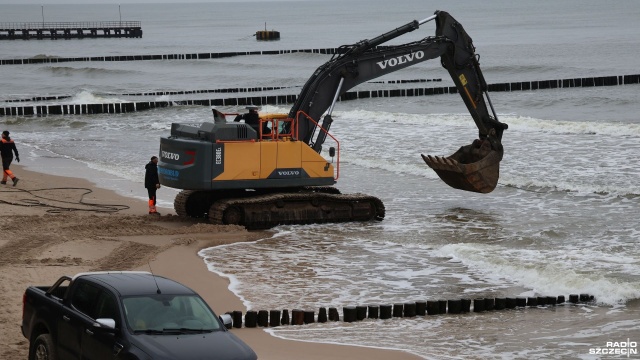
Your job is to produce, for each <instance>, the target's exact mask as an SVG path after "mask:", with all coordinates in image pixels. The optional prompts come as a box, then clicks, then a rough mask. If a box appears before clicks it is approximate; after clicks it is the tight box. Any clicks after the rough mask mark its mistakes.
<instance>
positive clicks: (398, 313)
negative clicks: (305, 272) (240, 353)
mask: <svg viewBox="0 0 640 360" xmlns="http://www.w3.org/2000/svg"><path fill="white" fill-rule="evenodd" d="M594 300H595V298H594V297H593V296H592V295H589V294H579V295H578V294H572V295H569V303H572V304H578V303H588V302H593V301H594ZM472 302H473V307H472V306H471V304H472ZM564 303H565V297H564V295H560V296H557V297H554V296H531V297H505V298H478V299H473V300H471V299H455V300H428V301H416V302H409V303H397V304H393V305H362V306H345V307H343V308H342V319H343V321H344V322H349V323H350V322H355V321H361V320H364V319H366V318H368V319H382V320H385V319H391V318H413V317H416V316H426V315H440V314H464V313H469V312H475V313H480V312H485V311H493V310H505V309H515V308H518V307H538V306H556V305H561V304H564ZM227 314H229V315H231V317H232V319H233V321H232V324H231V325H230V327H233V328H241V327H243V324H244V327H246V328H255V327H276V326H281V325H305V324H312V323H315V322H318V323H326V322H327V321H340V314H339V312H338V309H337V308H335V307H330V308H329V310H328V311H327V308H324V307H323V308H320V309H319V311H318V314H317V317H316V313H315V311H313V310H297V309H294V310H292V311H291V314H289V310H287V309H285V310H269V311H267V310H259V311H255V310H249V311H247V313H246V314H245V315H244V322H243V316H242V311H239V310H236V311H229V312H227Z"/></svg>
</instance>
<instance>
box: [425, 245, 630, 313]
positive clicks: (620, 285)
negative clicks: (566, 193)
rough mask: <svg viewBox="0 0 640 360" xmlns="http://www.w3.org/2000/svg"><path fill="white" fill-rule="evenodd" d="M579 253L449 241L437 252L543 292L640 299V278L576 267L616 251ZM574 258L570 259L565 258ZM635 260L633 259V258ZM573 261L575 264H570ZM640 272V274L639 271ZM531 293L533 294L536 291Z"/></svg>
mask: <svg viewBox="0 0 640 360" xmlns="http://www.w3.org/2000/svg"><path fill="white" fill-rule="evenodd" d="M581 251H582V252H583V254H582V255H577V254H576V252H575V251H573V250H571V249H567V250H559V249H554V250H549V251H544V250H536V249H520V250H513V249H506V248H502V247H500V246H494V245H485V244H468V243H461V244H450V245H445V246H443V247H442V248H440V249H439V250H438V251H437V253H438V254H440V255H441V256H443V257H450V258H452V259H453V260H457V261H460V262H462V263H463V264H465V265H467V266H469V267H471V268H472V269H477V270H479V271H482V272H483V273H484V274H486V275H487V276H489V277H493V278H494V280H496V281H504V280H505V279H508V280H510V281H513V282H514V283H516V284H518V285H521V286H524V287H526V288H529V289H531V290H532V292H533V294H540V295H563V294H564V295H565V296H566V295H569V294H580V293H587V294H590V295H594V296H595V298H596V301H597V302H598V303H601V304H607V305H615V304H620V303H624V302H627V301H630V300H634V299H640V281H624V280H622V279H617V278H612V277H608V275H609V274H611V272H612V269H611V267H613V266H614V264H611V263H610V266H609V267H608V268H606V269H603V270H602V271H598V270H597V269H593V266H590V267H589V269H590V270H593V271H591V272H589V273H587V272H585V271H576V270H574V268H576V269H578V268H581V266H580V264H583V261H584V264H585V265H588V264H589V263H590V262H592V261H593V259H594V258H595V259H598V258H600V259H602V258H613V257H617V255H616V254H605V253H601V252H599V251H598V250H590V251H587V250H585V249H583V250H581ZM567 257H569V258H571V259H572V261H571V262H567V261H566V260H567V259H566V258H567ZM630 260H631V261H633V259H630ZM570 265H573V268H567V266H570ZM636 275H640V274H636ZM533 294H531V295H533Z"/></svg>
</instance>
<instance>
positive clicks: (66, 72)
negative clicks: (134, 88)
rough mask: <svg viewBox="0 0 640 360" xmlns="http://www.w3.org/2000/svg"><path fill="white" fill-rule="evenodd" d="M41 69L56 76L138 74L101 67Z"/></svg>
mask: <svg viewBox="0 0 640 360" xmlns="http://www.w3.org/2000/svg"><path fill="white" fill-rule="evenodd" d="M39 69H40V71H45V72H47V73H50V74H53V75H54V76H74V75H81V76H90V77H91V76H130V75H131V74H134V73H137V71H132V70H121V69H105V68H99V67H80V68H75V67H71V66H44V67H41V68H39Z"/></svg>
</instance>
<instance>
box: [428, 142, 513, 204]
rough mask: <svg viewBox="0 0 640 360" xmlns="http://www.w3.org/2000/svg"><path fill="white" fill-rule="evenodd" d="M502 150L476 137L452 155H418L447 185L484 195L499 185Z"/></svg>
mask: <svg viewBox="0 0 640 360" xmlns="http://www.w3.org/2000/svg"><path fill="white" fill-rule="evenodd" d="M503 152H504V151H503V149H502V146H500V149H499V150H494V149H492V147H491V143H490V142H489V140H475V141H474V142H473V143H472V144H470V145H466V146H463V147H461V148H460V149H459V150H458V151H456V152H455V153H454V154H453V155H451V156H447V157H442V156H432V155H422V154H421V155H422V159H423V160H424V162H425V163H427V165H429V167H430V168H432V169H433V170H434V171H435V172H436V174H438V176H439V177H440V179H442V181H444V182H445V183H446V184H447V185H449V186H451V187H452V188H454V189H459V190H466V191H472V192H477V193H483V194H486V193H490V192H492V191H493V189H495V188H496V185H497V184H498V178H499V176H500V161H501V160H502V155H503Z"/></svg>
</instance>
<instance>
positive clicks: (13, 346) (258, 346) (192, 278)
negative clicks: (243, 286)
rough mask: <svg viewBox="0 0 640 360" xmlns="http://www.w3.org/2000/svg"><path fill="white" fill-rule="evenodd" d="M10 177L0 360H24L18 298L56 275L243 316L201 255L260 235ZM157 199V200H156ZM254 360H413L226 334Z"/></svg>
mask: <svg viewBox="0 0 640 360" xmlns="http://www.w3.org/2000/svg"><path fill="white" fill-rule="evenodd" d="M12 170H13V171H14V173H16V175H17V176H18V177H19V178H20V182H19V183H18V185H17V186H16V187H12V186H10V185H8V186H7V185H3V186H2V187H1V188H0V203H1V204H2V205H1V206H0V215H1V217H0V224H1V225H2V230H3V236H2V238H1V239H0V301H1V303H2V304H3V306H2V307H1V308H0V323H1V324H2V325H3V326H1V327H0V359H26V358H27V354H28V347H29V344H28V341H27V340H26V339H25V338H24V337H23V336H22V333H21V331H20V323H21V314H22V294H23V293H24V290H25V289H26V288H27V287H28V286H31V285H50V284H53V283H54V281H56V280H57V279H58V278H59V277H60V276H62V275H73V274H76V273H78V272H84V271H102V270H145V271H149V269H150V268H151V270H152V271H153V272H154V273H155V274H158V275H163V276H166V277H169V278H172V279H175V280H177V281H180V282H182V283H184V284H186V285H187V286H189V287H191V288H192V289H194V290H196V291H197V292H198V293H200V295H201V296H203V298H204V299H205V300H206V301H207V302H208V304H209V305H210V306H211V308H212V309H213V310H214V311H215V312H216V313H218V314H221V313H225V312H227V311H233V310H241V311H243V312H245V311H246V308H245V307H244V305H243V304H242V302H241V301H240V300H239V299H238V298H237V297H236V296H235V295H234V294H233V293H232V292H231V291H229V289H228V285H229V282H228V280H227V279H225V278H223V277H220V276H218V275H216V274H214V273H212V272H210V271H208V270H207V267H206V265H205V263H204V261H203V260H202V259H201V258H200V257H199V256H198V255H197V252H198V251H199V250H200V249H203V248H208V247H212V246H216V245H220V244H227V243H232V242H238V241H252V240H254V239H256V238H258V237H260V235H261V234H260V233H252V232H248V231H246V230H245V229H244V228H240V227H236V226H217V225H211V224H207V223H204V222H197V221H190V220H186V219H180V218H178V217H176V216H175V215H174V212H173V210H172V209H166V208H160V209H159V210H160V212H161V213H162V216H149V215H147V204H146V203H145V202H144V201H141V200H140V199H134V198H127V197H123V196H120V195H118V194H116V193H115V192H113V191H110V190H105V189H100V188H98V187H96V186H95V185H94V184H92V183H90V182H89V181H87V180H85V179H83V178H82V174H81V173H77V172H76V173H74V175H77V176H78V177H76V178H69V177H60V176H54V175H47V174H43V173H38V172H33V171H27V170H26V169H25V168H23V167H21V166H19V165H15V164H14V165H12ZM160 196H162V191H160V192H159V197H160ZM232 331H233V332H234V333H235V334H236V335H238V336H239V337H240V338H242V339H243V340H244V341H245V342H246V343H247V344H249V346H251V347H252V348H253V349H254V350H255V352H256V353H257V354H258V358H259V359H262V360H264V359H389V358H393V359H418V358H419V357H417V356H414V355H411V354H408V353H405V352H400V351H392V350H383V349H373V348H364V347H356V346H343V345H333V344H319V343H306V342H297V341H289V340H282V339H279V338H275V337H273V336H271V335H269V334H268V333H266V332H265V331H264V330H263V329H261V328H255V329H247V328H242V329H233V330H232Z"/></svg>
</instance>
